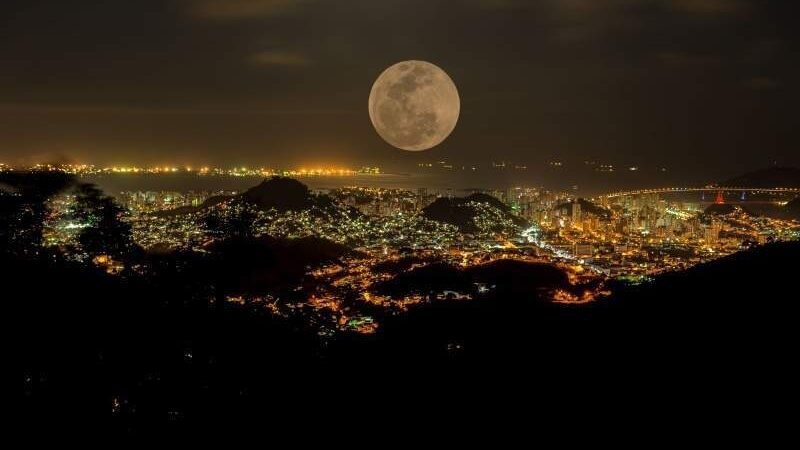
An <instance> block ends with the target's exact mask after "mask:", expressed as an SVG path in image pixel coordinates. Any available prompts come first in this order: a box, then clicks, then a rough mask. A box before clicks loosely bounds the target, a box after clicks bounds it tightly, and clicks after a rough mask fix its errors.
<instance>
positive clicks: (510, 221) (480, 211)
mask: <svg viewBox="0 0 800 450" xmlns="http://www.w3.org/2000/svg"><path fill="white" fill-rule="evenodd" d="M422 215H423V216H424V217H425V218H426V219H430V220H435V221H437V222H442V223H447V224H450V225H454V226H456V227H458V229H459V230H461V231H462V232H464V233H479V232H501V231H508V230H510V229H511V228H513V227H522V226H525V223H526V222H525V220H524V219H522V218H521V217H518V216H516V215H514V213H513V212H512V211H511V208H510V207H509V206H508V205H506V204H505V203H503V202H501V201H500V200H498V199H496V198H494V197H492V196H491V195H487V194H481V193H475V194H472V195H469V196H467V197H459V198H446V197H440V198H437V199H436V200H435V201H434V202H433V203H431V204H430V205H428V206H427V207H425V208H424V209H423V210H422Z"/></svg>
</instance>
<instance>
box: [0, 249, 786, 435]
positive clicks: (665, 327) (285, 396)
mask: <svg viewBox="0 0 800 450" xmlns="http://www.w3.org/2000/svg"><path fill="white" fill-rule="evenodd" d="M269 245H270V246H271V247H270V248H272V249H273V250H272V251H276V250H274V249H275V248H293V245H297V244H292V243H284V244H278V243H274V242H273V243H271V244H269ZM798 255H800V243H781V244H773V245H769V246H765V247H760V248H756V249H753V250H750V251H747V252H744V253H741V254H737V255H735V256H731V257H728V258H725V259H723V260H719V261H716V262H712V263H709V264H705V265H701V266H698V267H696V268H693V269H690V270H688V271H686V272H684V273H675V274H670V275H664V276H662V277H659V278H657V279H656V280H655V281H653V282H652V283H650V284H644V285H640V286H634V287H624V286H620V287H619V288H618V289H617V291H616V294H615V295H614V296H613V297H612V298H610V299H607V300H604V301H601V302H597V303H593V304H588V305H583V306H563V305H556V304H552V303H548V302H544V301H539V300H536V299H535V297H531V296H527V297H515V296H514V295H507V294H509V293H508V292H506V293H505V294H503V295H501V296H496V297H492V298H485V299H481V300H477V301H472V302H470V301H466V302H465V301H458V300H451V301H448V300H443V301H439V302H434V303H431V304H429V305H427V306H423V307H420V308H417V309H413V310H412V311H410V312H409V313H408V314H405V315H398V316H395V317H393V318H391V319H390V320H387V322H386V324H385V326H384V327H382V329H381V331H380V332H379V333H378V334H377V335H375V336H369V337H364V336H356V335H342V336H341V337H339V338H337V339H334V340H333V341H328V342H327V343H326V344H324V345H321V343H320V340H319V336H316V335H314V334H313V333H311V332H310V331H309V330H308V328H307V327H304V326H303V324H301V323H296V322H292V321H284V320H280V319H276V318H274V317H272V316H270V315H269V314H267V313H265V312H263V311H258V310H253V309H248V308H243V307H242V308H239V307H236V306H235V305H225V307H219V305H214V304H213V303H209V301H208V299H209V298H213V295H214V293H213V292H212V293H210V294H211V295H210V296H209V295H208V293H207V292H205V290H206V289H207V286H208V285H206V284H205V282H204V281H203V280H199V279H198V278H197V277H196V276H194V275H193V276H191V277H188V276H185V275H181V274H180V273H173V272H170V271H168V270H166V269H165V272H164V273H162V274H160V275H159V276H156V277H153V278H151V279H148V280H140V279H136V278H128V279H125V278H114V277H110V276H108V275H106V274H105V273H102V272H99V271H94V270H86V269H82V268H79V267H76V266H74V265H72V264H70V263H67V262H52V261H41V260H39V261H30V260H24V261H23V260H15V259H10V258H8V257H5V258H4V259H3V262H2V264H3V272H4V274H5V275H6V276H7V277H6V278H5V279H6V280H7V281H6V282H5V284H4V286H3V289H4V295H3V297H4V299H6V306H7V308H8V309H7V315H8V317H12V318H13V322H14V325H13V327H12V328H11V330H12V334H13V335H16V336H19V337H20V338H19V339H16V340H15V347H16V350H17V351H19V353H20V355H21V359H20V361H21V362H22V365H21V367H20V369H21V370H22V375H23V377H24V380H25V383H24V386H25V391H24V392H25V405H26V406H25V416H26V417H27V418H28V420H30V421H31V423H51V424H57V423H65V422H70V421H72V420H79V421H82V422H84V423H86V422H87V421H88V423H93V424H101V426H102V427H105V428H106V429H109V430H117V431H124V432H131V431H133V432H145V431H148V432H149V431H159V432H165V431H174V430H181V429H186V428H187V427H188V428H192V427H194V426H198V424H202V423H207V422H208V421H212V422H216V421H219V420H221V419H223V418H228V419H230V418H232V417H231V413H229V411H236V413H235V414H234V415H237V416H238V415H244V416H248V415H253V414H267V415H269V414H276V415H278V416H280V417H282V418H283V419H286V416H283V415H282V414H284V413H287V411H291V410H292V408H295V407H298V406H297V405H299V404H303V405H305V407H307V406H308V405H315V406H318V407H325V405H329V404H330V402H331V401H333V399H331V398H330V389H331V388H330V386H329V383H335V384H336V385H337V386H338V387H337V389H346V390H350V389H355V390H356V391H357V392H358V391H360V390H363V389H366V390H368V391H370V392H373V393H374V394H377V395H380V396H382V397H384V398H390V397H392V396H393V395H397V392H394V391H393V390H390V389H388V388H387V387H386V386H385V384H384V383H385V382H388V380H395V381H393V382H397V383H401V382H402V383H404V386H406V387H407V388H409V389H412V390H414V392H416V394H419V395H423V394H422V393H423V392H424V391H425V390H426V389H434V388H435V385H436V386H438V384H437V382H436V381H434V380H428V379H427V378H425V379H426V381H424V382H421V384H419V383H418V382H420V380H421V379H420V378H418V377H419V375H420V374H421V373H428V374H429V375H430V373H431V372H430V371H431V370H433V371H435V372H440V371H441V372H440V373H450V374H454V373H458V374H461V375H460V376H461V377H467V378H462V379H461V381H465V380H467V379H469V380H471V381H470V382H469V383H470V386H469V389H470V392H471V395H472V394H477V393H478V392H481V391H485V390H487V389H494V387H493V386H494V384H493V383H495V382H497V379H496V377H498V376H502V377H506V376H508V375H507V374H510V373H517V374H524V376H525V378H526V379H525V380H524V382H523V381H522V380H515V379H511V378H509V379H507V380H506V383H516V382H520V383H523V384H520V385H519V386H517V387H518V388H520V389H524V387H525V386H535V385H536V383H537V382H548V383H552V382H554V380H558V382H563V383H567V384H569V383H570V381H567V380H572V381H574V380H575V377H578V378H581V377H590V378H591V379H594V380H595V382H599V380H605V381H604V382H606V383H607V382H611V383H620V382H622V385H625V386H627V387H632V386H634V385H636V384H637V383H639V382H645V380H646V383H661V382H665V381H667V380H671V381H669V382H670V383H678V384H681V385H682V386H685V387H693V386H695V383H698V382H700V381H701V380H706V379H708V378H709V377H716V376H725V377H728V379H729V380H731V379H740V377H744V376H745V373H748V374H749V373H750V372H751V371H753V370H754V369H755V373H756V376H760V377H769V378H773V377H774V379H773V382H780V380H781V379H783V378H784V377H786V376H789V375H790V374H792V373H794V369H791V368H790V366H791V365H792V364H791V361H790V358H788V357H787V355H788V353H786V352H787V351H788V350H789V349H790V348H791V346H792V344H791V342H793V340H792V339H790V337H791V336H790V335H791V334H792V333H793V332H792V331H791V330H793V329H794V324H793V322H794V317H795V316H794V314H795V313H796V305H795V303H796V302H795V301H794V296H793V294H792V291H793V289H794V288H795V287H796V286H795V285H796V283H795V282H794V276H795V267H796V266H795V264H794V263H795V261H796V259H797V256H798ZM165 267H167V266H165ZM170 267H171V266H170ZM493 269H494V270H495V271H496V270H498V268H497V267H495V268H493ZM499 269H500V270H502V268H499ZM275 270H282V269H279V268H275ZM508 270H509V271H511V272H510V273H511V274H513V275H514V276H516V275H518V274H516V273H514V271H518V270H519V268H518V267H509V268H508ZM476 276H483V277H489V276H491V277H495V278H497V277H502V276H503V274H502V273H501V274H497V273H493V274H491V275H487V274H478V275H476ZM223 278H224V277H223ZM538 282H541V279H540V280H539V281H538ZM551 282H553V283H558V282H559V281H558V280H557V279H553V280H552V281H551ZM519 283H520V284H523V285H524V283H526V282H525V280H524V279H523V278H520V280H519ZM222 285H223V286H224V283H223V284H222ZM420 371H422V372H420ZM631 371H635V373H636V374H637V375H636V376H637V377H646V378H645V379H637V380H631V379H630V377H631V373H632V372H631ZM365 374H369V377H365ZM478 374H481V375H480V376H478ZM688 374H691V375H688ZM747 376H750V375H747ZM406 377H408V378H406ZM473 377H477V378H478V379H477V380H476V379H473ZM321 380H325V382H321ZM377 380H384V381H380V382H378V381H377ZM537 380H539V381H537ZM545 380H549V381H545ZM623 380H625V381H624V382H623ZM531 383H532V384H531ZM281 386H295V388H292V389H285V388H281ZM409 386H414V387H413V388H410V387H409ZM506 387H508V386H506ZM695 387H696V386H695ZM374 389H378V391H374ZM264 401H269V402H270V403H269V404H270V405H271V406H270V408H268V409H266V410H265V409H263V404H264V403H263V402H264ZM334 404H335V403H334Z"/></svg>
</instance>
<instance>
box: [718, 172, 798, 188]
mask: <svg viewBox="0 0 800 450" xmlns="http://www.w3.org/2000/svg"><path fill="white" fill-rule="evenodd" d="M719 184H720V186H726V187H737V186H741V187H754V188H778V187H791V188H796V187H800V169H798V168H794V167H769V168H766V169H761V170H756V171H753V172H748V173H745V174H742V175H739V176H737V177H733V178H730V179H728V180H725V181H723V182H721V183H719Z"/></svg>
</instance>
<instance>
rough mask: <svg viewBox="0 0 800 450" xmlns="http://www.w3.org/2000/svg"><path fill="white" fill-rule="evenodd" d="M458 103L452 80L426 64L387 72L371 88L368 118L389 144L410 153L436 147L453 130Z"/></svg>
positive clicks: (404, 64)
mask: <svg viewBox="0 0 800 450" xmlns="http://www.w3.org/2000/svg"><path fill="white" fill-rule="evenodd" d="M460 110H461V101H460V99H459V96H458V90H457V89H456V86H455V84H454V83H453V80H452V79H450V77H449V76H448V75H447V74H446V73H445V72H444V71H443V70H442V69H440V68H439V67H437V66H435V65H434V64H431V63H429V62H425V61H404V62H400V63H397V64H395V65H393V66H391V67H389V68H388V69H386V70H385V71H384V72H383V73H382V74H381V75H380V76H379V77H378V79H377V80H375V83H374V84H373V86H372V91H371V92H370V95H369V116H370V119H371V120H372V125H373V126H374V127H375V131H377V132H378V134H379V135H380V136H381V137H382V138H383V139H384V140H385V141H386V142H388V143H389V144H391V145H393V146H395V147H397V148H400V149H403V150H409V151H421V150H427V149H430V148H432V147H435V146H437V145H439V144H440V143H441V142H442V141H444V140H445V139H446V138H447V136H449V135H450V133H451V132H452V131H453V129H455V126H456V123H457V122H458V116H459V113H460Z"/></svg>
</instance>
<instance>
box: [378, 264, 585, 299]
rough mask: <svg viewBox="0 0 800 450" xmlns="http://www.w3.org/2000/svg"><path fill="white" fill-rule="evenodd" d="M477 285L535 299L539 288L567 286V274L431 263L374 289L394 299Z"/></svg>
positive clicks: (533, 267) (539, 268)
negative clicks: (459, 266)
mask: <svg viewBox="0 0 800 450" xmlns="http://www.w3.org/2000/svg"><path fill="white" fill-rule="evenodd" d="M476 283H480V284H484V285H485V286H486V287H491V289H493V290H495V292H498V293H501V295H503V296H510V297H521V298H532V297H536V296H537V295H538V293H539V291H540V290H541V289H554V288H566V287H568V286H569V281H568V279H567V276H566V274H565V273H564V272H563V271H562V270H560V269H558V268H556V267H554V266H552V265H549V264H536V263H527V262H522V261H513V260H499V261H493V262H489V263H486V264H481V265H478V266H473V267H469V268H467V269H460V268H458V267H454V266H451V265H449V264H442V263H436V264H430V265H428V266H424V267H421V268H417V269H413V270H411V271H408V272H403V273H401V274H399V275H398V276H396V277H394V278H392V279H390V280H387V281H383V282H380V283H376V285H375V286H374V290H375V291H376V292H378V293H381V294H387V295H393V296H403V295H408V294H412V293H416V294H429V293H431V292H434V293H440V292H442V291H445V290H449V291H455V292H461V293H474V292H476V289H477V287H476V286H477V285H476Z"/></svg>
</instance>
